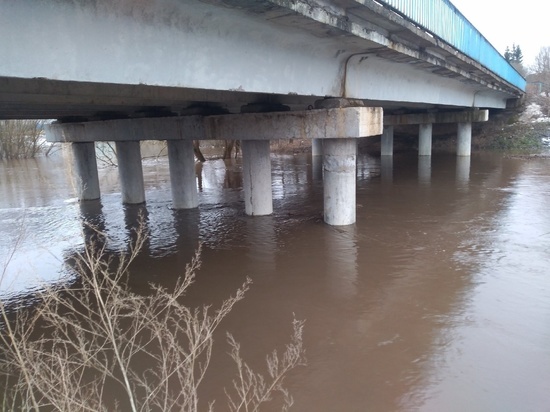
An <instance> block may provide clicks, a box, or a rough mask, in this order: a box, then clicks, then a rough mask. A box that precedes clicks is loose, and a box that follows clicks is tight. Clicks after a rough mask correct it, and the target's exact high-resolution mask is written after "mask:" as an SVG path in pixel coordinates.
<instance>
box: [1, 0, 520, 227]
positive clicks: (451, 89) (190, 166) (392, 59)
mask: <svg viewBox="0 0 550 412" xmlns="http://www.w3.org/2000/svg"><path fill="white" fill-rule="evenodd" d="M0 7H1V10H2V13H0V36H1V38H2V39H3V40H2V42H0V55H1V56H2V60H1V61H0V118H1V119H9V118H12V119H16V118H52V119H57V122H56V123H54V124H52V125H51V126H50V127H49V128H48V130H47V138H48V139H49V140H50V141H54V142H66V143H70V144H71V146H72V149H73V153H74V158H75V168H74V169H75V171H76V174H77V178H78V181H79V185H78V196H79V198H80V199H81V200H89V199H97V198H99V197H100V188H99V180H98V174H97V165H96V161H95V149H94V142H97V141H114V142H116V145H117V156H118V162H119V173H120V181H121V186H122V198H123V202H125V203H142V202H144V201H145V191H144V187H143V177H142V172H141V160H140V152H139V141H141V140H166V141H167V142H168V152H169V164H170V173H171V184H172V192H173V199H174V207H176V208H194V207H197V206H198V200H197V199H198V198H197V191H196V181H195V175H194V158H193V147H192V141H193V140H203V139H232V140H233V139H238V140H242V155H243V189H244V200H245V210H246V213H247V214H248V215H266V214H270V213H272V210H273V209H272V196H271V169H270V161H269V141H270V140H274V139H290V138H300V139H312V140H313V145H312V147H313V155H319V154H322V155H323V165H324V166H323V181H324V216H325V221H326V222H327V223H329V224H332V225H347V224H351V223H353V222H354V221H355V179H356V177H355V159H356V141H357V139H358V138H363V137H369V136H377V135H382V153H381V154H382V155H384V156H391V155H392V153H393V127H394V126H396V125H400V124H418V125H419V155H421V156H430V155H431V141H432V125H433V124H435V123H456V124H457V155H458V156H469V155H470V147H471V125H472V122H477V121H485V120H487V119H488V109H503V108H506V107H508V106H510V105H513V104H515V102H516V101H517V100H518V98H520V97H521V96H522V94H523V91H524V88H525V80H524V79H523V78H522V77H521V76H520V75H519V74H518V73H517V72H516V71H515V70H514V69H513V67H512V66H510V65H509V64H508V63H507V62H506V61H505V59H504V58H503V57H502V56H501V55H500V54H499V53H498V52H497V51H496V50H495V49H494V48H493V47H492V46H491V45H490V43H489V42H488V41H487V40H486V39H485V38H484V37H483V36H482V35H481V34H480V33H479V32H478V31H477V30H476V29H475V28H474V27H473V26H472V25H471V24H470V23H469V22H468V20H467V19H466V18H465V17H464V16H463V15H462V14H461V13H460V12H459V11H458V10H457V9H456V8H455V7H454V6H453V4H452V3H451V2H450V1H448V0H377V1H374V0H332V1H329V0H257V1H256V0H186V1H182V0H150V1H138V0H120V1H115V2H113V1H110V0H43V1H40V2H33V1H30V0H0Z"/></svg>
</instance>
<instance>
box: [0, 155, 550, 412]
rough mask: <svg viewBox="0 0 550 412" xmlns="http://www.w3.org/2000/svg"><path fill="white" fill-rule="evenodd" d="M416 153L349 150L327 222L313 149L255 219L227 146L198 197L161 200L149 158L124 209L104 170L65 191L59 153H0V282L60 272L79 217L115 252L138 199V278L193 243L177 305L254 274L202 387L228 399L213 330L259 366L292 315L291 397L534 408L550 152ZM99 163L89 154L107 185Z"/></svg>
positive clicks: (547, 354)
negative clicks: (336, 210)
mask: <svg viewBox="0 0 550 412" xmlns="http://www.w3.org/2000/svg"><path fill="white" fill-rule="evenodd" d="M410 156H414V157H410ZM415 157H416V154H412V153H411V154H407V155H403V156H401V155H400V156H399V157H397V158H396V160H395V165H394V164H393V157H392V156H382V157H381V158H380V161H378V159H375V158H371V157H369V156H365V155H362V156H360V157H359V158H358V159H359V160H358V161H359V164H358V167H357V169H358V173H357V175H358V190H357V195H358V198H357V203H358V209H357V223H356V225H353V226H350V227H345V228H334V227H330V226H327V225H325V224H324V223H323V222H322V216H321V211H322V204H323V196H322V181H321V180H320V179H318V177H319V176H317V177H316V174H315V173H316V172H315V164H314V162H313V160H314V159H313V158H312V157H311V156H273V157H272V165H273V193H274V199H275V201H274V204H275V213H274V214H273V215H272V216H265V217H248V216H245V214H244V204H243V201H242V193H241V174H240V173H241V172H240V161H239V160H237V161H234V160H232V161H227V162H224V161H221V160H218V161H212V162H207V163H205V164H204V165H202V166H198V167H197V173H198V176H199V177H200V179H199V180H198V181H199V187H200V190H199V197H200V206H199V208H198V209H195V210H172V209H171V201H170V188H169V183H168V182H169V179H168V167H167V163H166V161H165V160H163V159H160V160H159V161H155V162H153V161H148V162H144V173H145V182H146V190H147V204H146V206H143V205H141V206H137V207H136V206H129V207H128V206H122V205H121V202H120V192H119V191H118V189H117V188H116V186H113V187H110V186H109V185H108V183H107V184H104V185H103V186H102V194H103V195H102V200H101V201H97V202H83V203H81V204H78V203H76V202H75V201H74V199H73V196H74V195H73V193H72V190H71V188H70V187H68V186H67V177H66V175H65V172H64V169H63V168H62V159H61V158H60V159H57V163H56V160H55V159H42V160H40V161H38V162H34V161H33V162H28V163H26V162H19V163H9V164H1V163H0V167H1V168H2V169H1V173H0V193H1V194H2V197H0V225H1V229H2V236H1V237H0V262H5V261H6V260H7V259H8V257H9V255H10V253H11V252H10V251H11V250H12V246H13V244H15V243H17V239H19V238H21V240H20V242H19V245H18V246H17V250H16V253H15V254H14V256H13V259H12V260H11V261H10V265H9V267H8V268H7V270H6V271H5V279H4V281H3V282H2V284H1V291H2V294H3V296H5V295H6V294H8V293H9V294H11V296H13V295H14V294H16V293H21V294H26V293H27V292H29V291H32V289H33V288H35V287H36V286H37V285H39V284H40V282H43V281H47V282H53V281H59V280H60V279H61V280H63V279H64V278H63V276H64V275H65V274H66V273H65V271H64V262H63V259H64V258H65V257H67V258H70V256H72V255H73V252H74V251H75V250H81V248H82V247H83V242H84V241H85V242H89V241H90V240H92V239H93V238H94V232H92V231H89V230H88V231H87V228H88V229H89V227H88V226H87V225H83V223H84V222H88V223H90V224H91V225H93V226H96V227H97V228H99V229H100V230H101V231H103V232H105V233H106V234H107V236H108V238H109V241H108V242H109V243H108V245H109V250H112V251H121V250H122V251H123V250H125V249H126V248H127V246H128V240H129V239H130V238H131V236H132V233H133V232H132V230H133V229H134V228H135V227H136V224H137V221H138V217H139V215H140V214H142V215H143V216H144V218H145V223H146V230H147V231H148V233H149V240H148V244H147V246H146V250H145V251H144V252H143V253H142V254H140V256H139V257H138V260H137V261H136V264H135V265H134V266H133V267H132V271H131V279H130V281H131V286H132V288H135V290H136V291H140V292H142V293H146V291H147V287H148V284H149V282H157V283H160V284H162V285H164V286H169V285H170V284H173V282H174V281H175V279H176V278H177V276H180V275H181V274H182V273H183V270H184V267H185V264H186V263H187V262H188V261H189V259H190V258H191V256H192V255H193V254H194V252H195V250H196V249H197V247H198V245H199V244H202V245H203V254H202V260H203V263H202V269H201V270H200V272H199V273H198V276H197V280H196V283H195V284H194V285H193V287H192V288H191V290H190V293H189V296H187V297H186V298H187V299H188V300H189V303H190V304H197V305H199V304H203V303H213V304H217V303H219V302H220V301H221V299H223V298H225V297H227V296H229V295H230V294H232V293H233V292H234V291H235V288H236V287H238V286H239V285H240V284H241V283H242V282H243V280H244V278H245V276H251V277H252V280H253V285H252V288H251V290H250V291H249V292H248V294H247V297H246V298H245V299H244V300H243V301H242V302H240V303H239V304H238V305H237V307H236V308H235V310H234V312H233V313H232V314H231V316H230V317H229V318H228V319H227V320H226V322H225V323H224V324H223V326H222V329H223V330H222V331H220V336H219V337H218V338H217V340H216V342H217V344H218V346H216V350H215V353H214V355H213V356H214V357H213V364H212V371H213V372H212V373H211V374H209V375H207V377H206V381H205V386H204V387H203V392H204V393H203V394H202V396H201V399H205V401H206V400H207V399H212V398H216V399H218V405H219V403H220V402H221V403H222V405H223V385H230V381H231V377H232V375H231V373H232V371H233V369H231V363H230V361H229V360H228V357H227V354H226V352H227V347H226V346H224V345H223V342H224V336H223V335H224V333H225V331H226V330H228V331H231V332H232V333H233V334H234V335H235V337H236V338H237V339H238V340H239V341H240V342H241V344H242V350H243V354H244V356H245V357H246V358H247V361H249V362H250V363H251V364H253V365H255V366H259V367H262V365H263V359H264V355H265V353H267V352H269V351H270V350H271V349H272V348H273V347H274V346H277V345H279V346H280V345H283V344H284V343H285V342H286V341H287V339H288V334H289V332H290V320H291V319H292V316H293V314H295V316H296V317H297V318H299V319H306V320H307V321H306V330H305V340H306V349H307V356H308V360H309V362H308V366H307V367H305V368H301V369H299V370H296V371H295V372H294V373H293V374H292V375H290V376H289V377H288V379H287V380H286V382H287V383H288V386H289V389H290V391H291V393H292V394H293V396H294V398H295V407H294V410H297V411H320V412H324V411H336V410H344V411H363V410H368V411H411V410H413V411H414V410H419V411H451V412H453V411H457V412H458V411H501V410H514V411H516V410H526V411H528V410H532V411H541V410H545V408H546V409H547V407H548V387H550V351H548V347H550V334H549V326H548V319H550V278H549V277H548V269H547V262H548V260H549V259H550V235H548V234H549V233H550V220H549V219H548V213H547V205H548V204H549V202H550V172H549V168H548V163H547V161H545V160H540V159H539V160H531V161H523V160H514V159H504V158H502V157H500V156H476V157H474V158H473V161H472V162H471V164H470V159H469V158H462V157H459V158H457V159H456V169H455V168H454V167H453V165H454V163H453V162H454V157H452V158H451V157H444V156H442V157H439V156H432V157H431V159H430V160H431V163H430V162H424V160H428V159H425V158H424V157H421V158H419V159H418V162H417V161H416V160H415ZM378 165H380V174H379V173H378ZM470 169H471V171H470ZM114 172H116V171H114ZM112 173H113V170H111V169H105V170H102V171H101V172H100V179H103V180H102V183H103V182H105V179H107V180H108V181H109V179H110V177H111V175H112ZM380 175H381V176H380ZM21 176H25V177H24V178H21ZM37 182H41V184H38V183H37ZM44 185H46V186H47V187H48V190H42V189H41V187H39V186H44ZM419 186H421V187H419ZM424 186H426V187H428V186H429V188H430V189H429V190H422V188H423V187H424ZM81 231H82V232H83V233H81ZM20 233H23V234H24V236H22V237H20ZM82 235H84V236H82ZM21 299H24V298H21ZM220 408H221V409H223V408H222V407H221V406H220ZM265 410H266V411H269V410H270V408H269V407H267V408H266V409H265ZM274 410H276V408H274Z"/></svg>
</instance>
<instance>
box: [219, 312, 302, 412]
mask: <svg viewBox="0 0 550 412" xmlns="http://www.w3.org/2000/svg"><path fill="white" fill-rule="evenodd" d="M303 328H304V321H299V320H296V319H294V321H293V333H292V335H291V343H290V344H287V345H286V350H285V352H284V353H283V355H282V358H279V355H278V354H277V352H276V351H273V353H272V354H271V355H268V356H267V357H266V362H267V368H268V373H269V376H270V378H271V381H270V382H269V383H267V382H266V379H265V378H264V376H263V375H262V374H260V373H257V372H254V371H253V370H252V369H251V368H250V367H249V366H248V365H247V364H246V363H245V362H244V361H243V359H242V357H241V355H240V345H239V344H238V343H237V342H236V341H235V339H234V338H233V336H232V335H231V334H228V335H227V340H228V342H229V345H230V346H231V353H230V356H231V358H232V359H233V360H234V361H235V364H236V365H237V372H238V379H235V380H233V388H234V389H235V391H236V392H237V397H236V398H235V399H234V398H233V397H232V396H231V395H230V394H229V392H227V391H226V395H227V398H228V403H229V407H230V410H231V411H232V412H237V411H243V410H244V411H246V412H251V411H259V410H260V407H261V406H262V404H264V403H265V402H268V401H270V400H271V395H272V394H273V392H275V391H279V392H281V393H282V395H283V398H284V404H283V410H288V408H290V406H292V404H293V399H292V397H291V396H290V394H289V392H288V390H287V389H286V388H284V387H283V379H284V377H285V376H286V375H287V374H288V372H289V371H290V370H292V369H294V368H295V367H297V366H301V365H305V364H306V359H305V349H304V347H303Z"/></svg>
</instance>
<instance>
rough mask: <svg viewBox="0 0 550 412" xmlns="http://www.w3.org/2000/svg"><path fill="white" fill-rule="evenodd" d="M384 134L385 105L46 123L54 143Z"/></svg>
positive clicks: (293, 137) (309, 137) (332, 137)
mask: <svg viewBox="0 0 550 412" xmlns="http://www.w3.org/2000/svg"><path fill="white" fill-rule="evenodd" d="M381 133H382V108H380V107H347V108H340V109H318V110H305V111H296V112H272V113H241V114H228V115H218V116H204V117H203V116H182V117H161V118H158V117H156V118H142V119H120V120H105V121H97V122H82V123H65V124H63V123H56V124H51V125H49V126H48V127H47V128H46V138H47V140H48V141H50V142H95V141H115V142H116V141H140V140H215V139H223V140H258V139H261V140H277V139H311V138H316V139H337V138H343V137H345V138H359V137H368V136H376V135H380V134H381Z"/></svg>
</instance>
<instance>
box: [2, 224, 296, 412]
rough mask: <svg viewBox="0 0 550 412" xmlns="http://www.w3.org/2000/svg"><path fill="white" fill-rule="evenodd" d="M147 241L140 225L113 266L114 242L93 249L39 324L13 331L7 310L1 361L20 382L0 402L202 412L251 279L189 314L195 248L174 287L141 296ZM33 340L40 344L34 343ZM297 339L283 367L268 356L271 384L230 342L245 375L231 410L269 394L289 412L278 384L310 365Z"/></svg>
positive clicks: (49, 297) (40, 311) (45, 306)
mask: <svg viewBox="0 0 550 412" xmlns="http://www.w3.org/2000/svg"><path fill="white" fill-rule="evenodd" d="M145 234H146V230H145V229H144V224H143V223H142V224H141V225H140V228H139V229H138V230H137V232H136V235H135V236H134V237H133V239H134V240H133V243H132V245H131V247H130V248H129V250H128V251H127V252H126V253H120V255H117V256H115V257H114V258H113V257H111V258H109V253H108V251H107V243H108V242H106V241H98V242H97V244H96V243H93V242H91V243H90V244H89V245H87V246H86V247H85V248H84V249H83V251H82V252H81V253H79V254H78V255H77V256H76V257H75V260H74V263H73V268H74V270H75V271H76V273H77V274H79V276H80V281H79V282H80V283H79V286H76V285H73V286H68V285H66V286H61V287H57V288H54V287H47V288H45V289H44V291H43V292H42V293H41V295H40V300H41V304H40V305H39V306H38V307H37V308H36V309H35V311H34V312H33V316H31V317H26V318H25V316H20V317H18V319H17V320H16V321H15V323H14V325H15V326H14V327H12V324H10V323H9V322H8V321H7V320H8V316H7V314H6V311H5V307H4V306H1V308H2V315H3V317H4V322H5V323H6V325H7V327H5V328H4V329H3V330H1V329H0V345H2V346H3V348H0V350H1V349H3V350H5V355H6V356H3V357H0V373H2V374H3V375H4V377H5V378H6V379H14V380H16V381H17V382H16V384H15V385H13V391H12V392H13V393H6V394H5V395H4V398H3V401H4V405H8V406H9V405H11V406H13V405H16V404H17V402H19V404H17V405H18V406H19V407H21V408H24V409H27V410H35V411H38V410H40V409H41V408H43V407H47V408H53V409H55V410H59V411H71V412H73V411H110V410H120V409H123V410H131V411H133V412H134V411H135V412H137V411H140V412H141V411H170V410H180V411H188V412H196V411H197V410H198V408H199V398H198V387H199V385H200V384H201V382H202V381H203V379H204V377H205V374H206V371H207V369H208V366H209V362H210V359H211V355H212V347H213V342H214V339H213V333H214V331H215V330H216V328H218V327H219V325H220V323H221V321H222V320H223V319H224V318H225V316H227V315H228V314H229V312H230V311H231V310H232V308H233V306H234V305H235V304H236V303H237V302H238V301H240V300H241V299H243V297H244V294H245V292H246V291H247V290H248V288H249V285H250V280H249V279H247V280H246V282H245V283H244V284H243V285H242V286H241V287H240V288H239V289H237V291H236V293H235V295H234V296H230V297H229V298H227V299H226V300H224V301H223V302H222V304H221V305H220V307H219V308H217V309H216V310H214V309H213V308H211V307H208V306H204V307H202V308H196V309H190V308H189V307H187V306H185V305H184V304H183V303H182V297H183V296H184V295H185V293H186V291H187V290H188V288H189V287H190V285H191V284H192V283H193V281H194V279H195V272H196V271H197V270H198V269H199V268H200V263H201V262H200V257H199V256H200V247H199V251H198V252H197V255H196V256H195V257H194V258H193V260H192V262H191V263H190V264H189V265H188V266H187V267H186V270H185V275H184V276H183V277H182V278H181V279H179V280H178V281H177V283H176V285H175V286H174V287H173V288H171V289H164V288H162V287H160V286H158V285H157V286H155V285H151V293H149V294H148V295H146V296H141V295H137V294H135V293H133V292H132V291H131V290H130V289H129V288H128V286H126V280H127V274H128V270H129V267H130V264H131V262H132V261H133V260H134V259H135V258H136V257H137V256H138V253H139V250H140V248H141V247H142V245H143V244H144V242H145V240H146V235H145ZM98 236H103V234H102V233H99V232H98ZM115 259H117V263H116V264H115V261H114V260H115ZM113 268H114V269H113ZM12 322H13V321H12ZM38 325H40V326H38ZM39 328H40V330H39ZM37 332H40V333H43V335H42V336H39V337H36V334H37ZM301 333H302V323H300V322H296V321H295V328H294V335H293V339H292V342H291V343H290V344H289V345H287V350H286V351H285V353H284V355H283V358H282V360H280V359H279V358H278V357H277V354H276V353H275V352H274V354H273V355H271V356H268V370H269V374H270V376H271V379H270V382H269V384H265V382H264V379H263V377H262V376H261V375H260V374H257V373H255V372H254V371H252V370H251V369H250V368H249V367H248V365H246V364H245V363H244V362H243V361H242V359H241V358H240V354H239V348H238V344H237V343H236V342H235V340H234V339H232V338H230V344H231V346H232V347H233V351H232V356H233V358H234V360H235V362H236V363H237V366H238V371H239V374H240V378H239V381H238V382H240V383H238V384H237V383H235V384H234V385H235V388H236V389H237V392H238V397H237V399H238V401H236V402H233V401H232V400H230V404H231V403H232V404H233V405H236V404H237V403H238V405H237V406H238V408H237V407H232V409H231V410H243V409H242V408H241V406H240V405H245V407H246V409H244V410H247V411H253V410H258V408H259V405H260V404H261V403H263V402H265V401H267V400H269V399H270V394H271V392H272V391H281V392H282V393H283V395H284V398H285V406H284V407H283V409H285V408H287V407H288V405H291V404H292V400H291V398H290V397H289V396H288V394H287V392H286V390H285V389H284V388H283V387H282V380H283V376H284V375H285V374H286V373H287V372H288V371H289V370H290V369H292V368H293V367H295V366H297V365H299V364H303V363H304V359H303V348H302V344H301ZM32 334H34V336H33V335H32ZM238 385H240V387H239V386H238ZM241 388H244V389H241ZM113 396H114V397H115V400H114V401H113V400H112V397H113ZM18 399H21V401H18ZM109 399H110V401H109ZM10 402H11V403H10ZM21 402H22V403H21ZM249 405H250V406H249ZM8 406H5V408H7V407H8ZM209 410H211V411H212V410H213V403H210V404H209Z"/></svg>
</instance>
